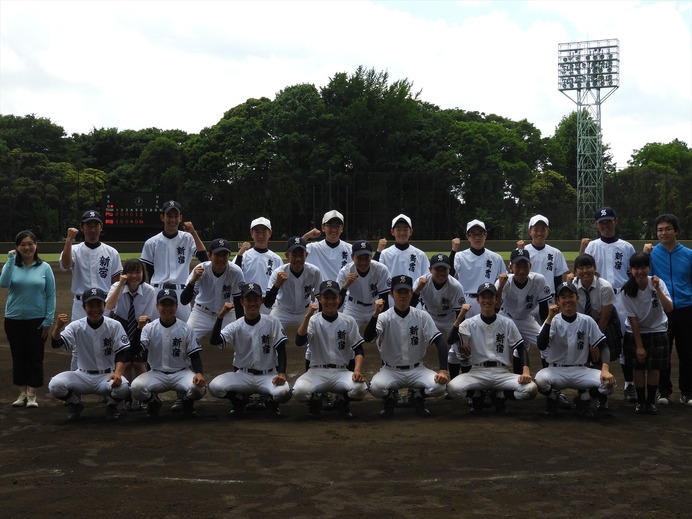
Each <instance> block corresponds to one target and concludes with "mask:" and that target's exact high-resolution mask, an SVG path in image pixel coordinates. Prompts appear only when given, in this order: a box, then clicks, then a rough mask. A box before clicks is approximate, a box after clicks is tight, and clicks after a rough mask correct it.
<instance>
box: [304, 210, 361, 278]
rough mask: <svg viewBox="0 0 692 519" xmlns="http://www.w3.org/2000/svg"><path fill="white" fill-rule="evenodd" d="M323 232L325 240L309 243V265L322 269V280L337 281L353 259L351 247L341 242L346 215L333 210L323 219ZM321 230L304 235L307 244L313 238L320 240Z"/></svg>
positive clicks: (313, 230)
mask: <svg viewBox="0 0 692 519" xmlns="http://www.w3.org/2000/svg"><path fill="white" fill-rule="evenodd" d="M322 232H324V240H322V241H319V242H315V243H308V245H307V251H308V259H307V260H306V261H307V262H308V263H311V264H312V265H315V266H316V267H317V268H318V269H320V274H321V276H322V279H336V276H337V275H338V274H339V271H340V270H341V269H342V268H343V267H344V266H345V265H346V264H347V263H348V260H349V258H350V257H351V245H350V244H348V243H346V242H345V241H343V240H341V234H342V233H343V232H344V215H342V214H341V213H340V212H339V211H336V210H334V209H332V210H331V211H327V212H326V213H324V216H323V217H322ZM321 234H322V233H320V231H319V229H312V230H310V231H308V232H306V233H305V234H304V235H303V239H304V240H305V241H306V242H307V241H308V240H309V239H311V238H319V237H320V235H321Z"/></svg>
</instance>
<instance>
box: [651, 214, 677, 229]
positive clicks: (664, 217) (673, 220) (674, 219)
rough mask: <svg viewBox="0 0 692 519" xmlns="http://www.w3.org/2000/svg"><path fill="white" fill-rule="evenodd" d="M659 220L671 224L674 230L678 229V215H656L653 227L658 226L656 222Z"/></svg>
mask: <svg viewBox="0 0 692 519" xmlns="http://www.w3.org/2000/svg"><path fill="white" fill-rule="evenodd" d="M661 222H666V223H669V224H670V225H672V226H673V229H674V230H675V232H679V231H680V222H679V221H678V217H677V216H675V215H674V214H670V213H665V214H662V215H659V216H657V217H656V219H655V220H654V227H658V224H659V223H661Z"/></svg>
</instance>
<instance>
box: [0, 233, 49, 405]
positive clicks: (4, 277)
mask: <svg viewBox="0 0 692 519" xmlns="http://www.w3.org/2000/svg"><path fill="white" fill-rule="evenodd" d="M14 243H15V245H16V248H15V249H13V250H11V251H9V252H8V254H7V263H5V265H4V266H3V268H2V273H1V274H0V286H1V287H6V288H8V289H9V290H8V292H7V304H6V306H5V334H6V335H7V340H8V341H9V343H10V351H11V352H12V382H13V383H14V384H15V385H16V386H19V390H20V393H19V397H18V398H17V400H16V401H15V402H14V403H13V404H12V405H13V406H14V407H24V406H26V407H38V403H37V402H36V388H38V387H41V386H43V345H44V343H45V340H46V337H47V336H48V331H49V328H50V327H51V325H52V324H53V316H54V314H55V277H54V276H53V270H52V269H51V268H50V265H48V263H46V262H44V261H43V260H41V258H39V257H38V253H37V246H36V236H34V234H33V233H32V232H31V231H22V232H20V233H19V234H18V235H17V237H16V238H15V242H14Z"/></svg>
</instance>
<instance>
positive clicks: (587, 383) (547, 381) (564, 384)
mask: <svg viewBox="0 0 692 519" xmlns="http://www.w3.org/2000/svg"><path fill="white" fill-rule="evenodd" d="M535 380H536V385H538V390H539V391H540V392H541V393H542V394H544V395H547V394H548V393H550V392H551V391H552V390H554V389H565V388H574V389H584V390H588V389H592V388H598V392H599V393H601V394H602V395H610V394H612V393H613V391H615V385H613V387H608V385H607V384H603V383H601V370H600V369H594V368H587V367H585V366H564V367H560V366H554V367H548V368H543V369H542V370H540V371H539V372H538V373H536V377H535Z"/></svg>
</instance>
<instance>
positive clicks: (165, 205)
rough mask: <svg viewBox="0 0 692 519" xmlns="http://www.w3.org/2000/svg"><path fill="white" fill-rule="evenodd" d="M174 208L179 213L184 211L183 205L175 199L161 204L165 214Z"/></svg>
mask: <svg viewBox="0 0 692 519" xmlns="http://www.w3.org/2000/svg"><path fill="white" fill-rule="evenodd" d="M173 209H175V210H176V211H178V212H179V213H182V212H183V206H182V205H180V202H176V201H175V200H169V201H168V202H164V203H163V205H162V206H161V212H162V213H163V214H166V213H167V212H168V211H172V210H173Z"/></svg>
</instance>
